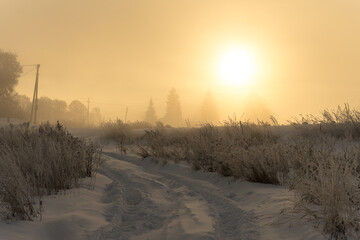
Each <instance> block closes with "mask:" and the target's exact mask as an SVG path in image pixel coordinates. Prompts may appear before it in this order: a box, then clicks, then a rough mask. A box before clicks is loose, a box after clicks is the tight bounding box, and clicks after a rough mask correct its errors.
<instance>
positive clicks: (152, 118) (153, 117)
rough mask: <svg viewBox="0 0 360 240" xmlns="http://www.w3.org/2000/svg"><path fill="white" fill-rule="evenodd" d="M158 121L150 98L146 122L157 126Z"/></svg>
mask: <svg viewBox="0 0 360 240" xmlns="http://www.w3.org/2000/svg"><path fill="white" fill-rule="evenodd" d="M156 120H157V117H156V112H155V108H154V103H153V100H152V99H151V98H150V101H149V105H148V108H147V110H146V113H145V121H146V122H148V123H151V124H155V122H156Z"/></svg>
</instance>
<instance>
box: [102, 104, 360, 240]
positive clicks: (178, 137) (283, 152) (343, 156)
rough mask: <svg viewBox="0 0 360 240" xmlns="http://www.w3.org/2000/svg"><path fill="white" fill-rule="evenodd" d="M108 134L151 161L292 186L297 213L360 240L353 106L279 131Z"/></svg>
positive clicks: (357, 118)
mask: <svg viewBox="0 0 360 240" xmlns="http://www.w3.org/2000/svg"><path fill="white" fill-rule="evenodd" d="M115 123H116V124H115ZM103 128H104V132H105V134H104V137H105V138H107V139H114V140H116V141H117V142H118V146H120V147H119V148H122V149H124V148H131V147H132V148H133V149H136V150H134V151H135V153H136V154H138V155H139V156H141V157H143V158H152V159H156V160H157V161H159V159H160V160H161V159H162V161H163V163H164V164H165V163H166V161H168V160H169V159H171V160H174V161H175V162H177V161H186V162H188V163H189V164H190V165H191V166H192V168H193V169H194V170H203V171H209V172H218V173H219V174H221V175H223V176H233V177H235V178H239V179H243V180H247V181H251V182H258V183H268V184H277V185H283V186H287V187H289V188H290V189H291V190H293V191H294V192H295V193H296V196H297V197H296V202H295V205H294V210H295V211H296V212H299V213H301V214H302V215H303V216H304V217H308V218H310V219H312V220H314V221H315V223H317V225H318V226H321V228H322V230H323V231H324V233H328V234H330V236H331V238H332V239H347V238H348V237H350V236H351V237H355V238H357V239H358V238H359V237H360V211H359V205H360V190H359V186H360V176H359V174H360V112H359V111H357V110H355V109H351V108H350V107H349V105H347V104H345V106H344V107H338V108H337V109H335V110H325V111H323V112H322V113H321V115H320V116H312V115H309V116H302V115H301V116H300V117H299V118H295V119H294V120H292V121H289V124H288V125H283V126H279V125H278V124H277V122H276V120H275V119H274V118H273V119H272V120H271V124H270V123H267V122H258V123H256V124H255V123H251V122H243V121H236V120H231V119H229V120H228V121H225V122H224V123H223V124H222V125H221V126H214V125H212V124H203V125H202V126H201V127H197V128H169V127H164V126H163V125H162V124H160V123H159V124H157V126H156V127H152V128H147V129H143V130H142V131H141V134H134V129H132V128H131V126H130V125H127V124H124V123H123V122H121V121H120V120H118V121H117V122H113V123H112V124H110V123H105V124H103ZM134 146H136V148H134Z"/></svg>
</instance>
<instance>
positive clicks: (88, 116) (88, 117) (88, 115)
mask: <svg viewBox="0 0 360 240" xmlns="http://www.w3.org/2000/svg"><path fill="white" fill-rule="evenodd" d="M87 104H88V107H87V110H88V111H87V120H88V121H87V122H88V126H90V98H89V97H88V100H87Z"/></svg>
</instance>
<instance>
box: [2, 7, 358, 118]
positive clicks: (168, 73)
mask: <svg viewBox="0 0 360 240" xmlns="http://www.w3.org/2000/svg"><path fill="white" fill-rule="evenodd" d="M359 8H360V6H359V3H358V2H357V1H355V0H347V1H343V2H338V1H332V0H331V1H325V0H320V1H315V2H311V3H310V2H304V1H291V2H284V1H275V2H267V1H260V2H252V1H232V0H229V1H225V2H224V1H221V2H220V1H210V2H204V1H197V2H193V1H168V2H164V1H158V0H156V1H145V0H139V1H130V0H123V1H114V0H110V1H107V2H106V3H104V2H103V1H98V0H93V1H76V2H74V1H69V0H65V1H57V2H48V1H45V0H35V1H31V2H29V1H25V0H20V1H11V0H2V1H1V2H0V27H1V29H2V32H3V34H2V37H1V39H0V46H1V49H3V50H4V51H10V52H12V53H15V54H17V55H18V59H19V62H20V63H21V64H41V75H40V76H41V77H40V79H41V80H40V85H39V97H42V96H44V97H49V98H51V99H60V100H65V101H66V102H67V104H70V103H71V101H73V100H79V101H81V102H82V103H83V104H84V105H85V106H86V105H87V104H86V101H87V99H88V98H90V101H91V106H92V107H98V108H100V109H101V110H102V114H103V115H104V117H105V118H106V119H108V118H113V119H114V118H117V117H118V118H121V119H123V120H124V118H125V114H126V108H128V116H127V117H128V119H130V120H132V121H135V120H142V119H143V118H144V114H145V112H146V108H147V104H148V101H149V99H150V98H152V100H153V102H154V106H155V109H156V111H157V113H158V116H159V117H163V116H164V115H165V112H166V100H167V95H168V93H169V91H170V90H171V89H172V88H175V89H176V90H177V93H178V94H179V96H180V101H181V108H182V111H183V117H184V118H186V119H187V118H188V119H190V120H193V121H200V120H201V116H200V114H199V109H200V108H201V103H202V101H203V99H204V98H205V96H206V93H207V91H209V90H210V91H211V93H212V95H213V98H214V100H215V102H216V104H217V106H218V110H219V115H220V119H227V118H228V116H233V115H234V113H235V114H236V115H237V116H238V117H240V116H242V115H243V114H244V113H245V112H248V111H250V109H249V108H250V107H249V106H244V103H245V102H247V101H250V100H248V98H251V96H252V95H253V94H255V95H256V96H257V97H258V98H259V99H260V100H259V101H260V102H263V103H264V104H265V105H266V108H268V109H269V111H270V112H271V113H272V114H273V115H274V116H275V117H276V118H277V119H278V120H279V122H283V123H285V122H286V120H288V119H290V118H291V117H292V116H297V115H299V114H300V113H302V114H317V113H319V111H321V110H322V109H325V108H336V107H337V106H338V105H342V104H343V103H345V102H348V103H349V104H350V105H351V106H354V107H357V106H359V100H358V97H357V91H356V90H355V89H357V87H358V84H359V81H358V78H359V75H360V72H359V68H358V67H357V66H358V62H359V61H360V54H359V52H360V47H359V45H358V42H359V40H360V33H359V31H358V29H359V25H358V23H359V21H360V19H359V18H360V17H359V14H357V13H358V11H359ZM236 51H238V52H239V51H240V52H247V53H248V55H250V58H251V59H252V60H251V61H252V62H253V64H252V66H248V68H249V67H251V68H253V71H252V73H251V74H248V75H246V76H245V77H247V78H248V80H246V81H247V82H244V81H243V82H242V83H240V84H238V83H236V82H235V83H234V82H231V81H232V80H230V81H229V79H224V76H223V75H222V74H221V73H219V72H221V69H220V68H221V66H222V64H223V63H222V61H223V59H224V58H226V56H227V55H229V54H230V55H231V54H232V53H234V52H236ZM229 52H230V53H229ZM235 58H236V56H235ZM248 58H249V57H248ZM225 61H226V60H225ZM246 61H247V60H245V62H246ZM240 62H241V60H240ZM247 62H249V61H247ZM230 65H231V64H230ZM245 65H246V64H245ZM27 69H28V68H24V72H25V71H27ZM225 75H226V74H225ZM233 75H234V73H233ZM235 75H236V73H235ZM243 77H244V76H243ZM34 79H35V73H34V72H31V73H29V74H27V75H25V76H23V77H21V78H20V79H19V84H18V85H17V86H16V90H17V92H19V93H20V94H24V95H26V96H28V97H30V98H32V94H33V88H34ZM350 86H351V87H350ZM91 106H90V107H91ZM249 115H254V114H252V113H249ZM263 115H264V114H263ZM244 116H245V115H244Z"/></svg>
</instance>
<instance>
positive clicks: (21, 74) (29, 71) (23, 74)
mask: <svg viewBox="0 0 360 240" xmlns="http://www.w3.org/2000/svg"><path fill="white" fill-rule="evenodd" d="M35 69H36V67H34V68H32V69H30V70H29V71H27V72H25V73H23V74H21V76H20V77H23V76H25V75H26V74H28V73H29V72H31V71H33V70H35Z"/></svg>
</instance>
